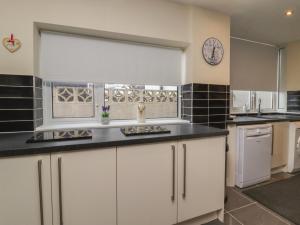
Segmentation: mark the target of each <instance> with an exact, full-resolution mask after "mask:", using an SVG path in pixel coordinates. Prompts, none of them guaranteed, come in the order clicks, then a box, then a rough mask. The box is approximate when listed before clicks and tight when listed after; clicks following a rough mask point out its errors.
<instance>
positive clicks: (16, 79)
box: [0, 74, 33, 87]
mask: <svg viewBox="0 0 300 225" xmlns="http://www.w3.org/2000/svg"><path fill="white" fill-rule="evenodd" d="M0 85H1V86H4V85H6V86H30V87H32V86H33V77H32V76H23V75H6V74H3V75H0Z"/></svg>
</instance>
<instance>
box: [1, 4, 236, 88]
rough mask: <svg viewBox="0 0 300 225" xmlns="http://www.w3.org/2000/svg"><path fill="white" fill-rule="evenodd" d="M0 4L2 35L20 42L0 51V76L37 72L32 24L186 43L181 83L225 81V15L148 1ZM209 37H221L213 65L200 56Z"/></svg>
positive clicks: (227, 34)
mask: <svg viewBox="0 0 300 225" xmlns="http://www.w3.org/2000/svg"><path fill="white" fill-rule="evenodd" d="M5 6H6V7H0V28H1V30H0V31H1V33H0V35H1V38H3V37H5V36H9V34H10V33H14V34H15V36H16V38H19V39H20V40H21V41H22V43H23V46H22V48H21V49H20V50H19V51H18V52H16V53H14V54H11V53H9V52H8V51H6V50H5V49H3V48H1V49H0V59H1V60H0V73H1V74H35V75H36V74H37V72H36V71H37V66H36V65H37V59H38V56H37V51H36V50H35V48H34V47H35V46H38V45H37V42H38V38H37V34H38V33H37V32H36V30H35V28H34V22H36V23H47V24H53V25H63V26H65V27H68V29H70V27H71V28H82V29H83V30H82V31H83V32H84V31H87V30H89V31H95V33H96V31H106V32H112V33H115V34H124V35H129V36H128V37H130V36H135V37H140V38H141V40H145V38H146V39H147V38H148V39H149V41H150V42H151V39H155V40H161V42H162V43H168V42H169V43H176V42H178V43H187V44H189V47H188V49H187V75H186V77H185V79H184V82H205V83H216V84H229V58H230V57H229V56H230V52H229V51H230V18H229V17H228V16H225V15H222V14H220V13H216V12H212V11H209V10H204V9H201V8H198V7H189V6H186V5H181V4H177V3H172V2H167V1H152V0H151V1H149V0H97V1H95V0H51V1H43V0H26V1H20V0H10V1H9V2H7V3H6V4H5ZM9 9H13V11H12V10H9ZM54 27H55V26H54ZM210 36H214V37H216V38H218V39H220V40H221V41H222V42H223V45H224V49H225V57H224V60H223V62H222V63H221V65H219V66H217V67H212V66H209V65H207V64H206V63H205V62H204V60H203V58H202V55H201V47H202V44H203V41H204V40H205V39H206V38H208V37H210Z"/></svg>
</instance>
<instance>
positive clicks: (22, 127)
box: [0, 121, 34, 132]
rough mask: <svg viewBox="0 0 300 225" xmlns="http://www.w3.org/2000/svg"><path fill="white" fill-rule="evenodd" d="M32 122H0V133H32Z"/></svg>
mask: <svg viewBox="0 0 300 225" xmlns="http://www.w3.org/2000/svg"><path fill="white" fill-rule="evenodd" d="M33 130H34V124H33V121H5V122H0V132H19V131H33Z"/></svg>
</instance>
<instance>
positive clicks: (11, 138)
mask: <svg viewBox="0 0 300 225" xmlns="http://www.w3.org/2000/svg"><path fill="white" fill-rule="evenodd" d="M163 127H166V128H168V129H169V130H171V133H167V134H153V135H139V136H130V137H126V136H125V135H123V134H122V133H121V131H120V128H102V129H92V131H93V138H92V139H82V140H71V141H56V142H43V143H26V141H27V140H28V139H29V138H31V137H32V136H33V133H30V132H29V133H14V134H0V157H5V156H15V155H30V154H42V153H50V152H63V151H72V150H84V149H89V148H103V147H114V146H124V145H132V144H146V143H153V142H160V141H176V140H181V139H191V138H205V137H213V136H224V135H227V134H228V131H227V130H223V129H218V128H212V127H206V126H201V125H195V124H194V125H192V124H183V125H163Z"/></svg>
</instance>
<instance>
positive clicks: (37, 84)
mask: <svg viewBox="0 0 300 225" xmlns="http://www.w3.org/2000/svg"><path fill="white" fill-rule="evenodd" d="M34 81H35V87H39V88H42V87H43V80H42V79H41V78H39V77H35V79H34Z"/></svg>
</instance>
